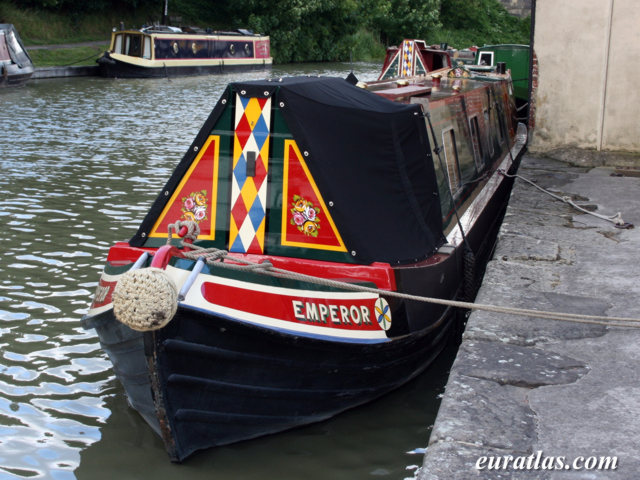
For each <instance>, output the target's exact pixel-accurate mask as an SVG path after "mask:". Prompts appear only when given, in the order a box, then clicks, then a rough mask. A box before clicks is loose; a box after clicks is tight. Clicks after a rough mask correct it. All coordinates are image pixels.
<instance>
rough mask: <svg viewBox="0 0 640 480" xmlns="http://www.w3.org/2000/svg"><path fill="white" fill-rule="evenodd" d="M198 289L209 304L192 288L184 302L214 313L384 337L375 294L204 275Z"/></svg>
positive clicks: (290, 327) (337, 334)
mask: <svg viewBox="0 0 640 480" xmlns="http://www.w3.org/2000/svg"><path fill="white" fill-rule="evenodd" d="M200 293H201V294H202V298H203V299H204V300H205V302H206V304H207V305H198V303H199V302H197V301H194V300H196V299H195V298H194V297H195V295H197V293H196V292H194V291H193V289H192V291H191V292H190V293H189V295H188V296H187V298H186V299H185V303H187V304H193V305H194V306H198V307H201V308H202V307H205V308H206V309H208V310H211V311H212V312H214V313H219V314H222V315H225V316H228V317H233V318H238V319H240V320H244V321H248V322H251V323H256V324H261V325H264V326H268V327H275V328H282V329H287V330H294V331H299V332H307V333H312V334H316V335H322V336H334V337H351V338H362V339H386V333H385V331H384V330H383V329H382V328H381V326H380V325H379V324H378V321H377V316H376V310H375V302H376V300H378V298H379V297H378V296H377V295H373V294H368V293H352V292H320V291H313V290H297V289H289V288H281V287H268V286H264V285H257V284H253V283H247V282H240V281H237V280H230V279H224V278H219V277H211V276H206V280H204V281H203V282H202V284H201V288H200Z"/></svg>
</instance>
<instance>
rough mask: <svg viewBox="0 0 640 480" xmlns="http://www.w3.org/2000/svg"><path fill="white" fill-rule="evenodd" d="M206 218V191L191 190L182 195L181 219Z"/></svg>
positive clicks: (199, 219) (194, 220)
mask: <svg viewBox="0 0 640 480" xmlns="http://www.w3.org/2000/svg"><path fill="white" fill-rule="evenodd" d="M206 218H207V191H206V190H201V191H199V192H191V193H190V194H189V196H188V197H182V219H181V220H190V221H192V222H198V223H199V222H201V221H202V220H204V219H206Z"/></svg>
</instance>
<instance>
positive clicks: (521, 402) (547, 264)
mask: <svg viewBox="0 0 640 480" xmlns="http://www.w3.org/2000/svg"><path fill="white" fill-rule="evenodd" d="M518 173H519V174H520V175H522V176H525V177H527V178H530V179H531V180H533V181H535V182H536V183H538V184H539V185H540V186H542V187H545V188H548V189H550V190H552V191H553V192H555V193H559V194H560V195H562V196H564V195H567V196H572V198H574V199H576V200H577V203H579V204H582V205H586V206H588V207H589V208H591V209H596V212H598V213H601V214H609V215H613V214H615V213H616V212H618V211H620V212H621V213H622V217H623V219H624V220H625V221H626V222H630V223H633V224H635V225H636V228H634V229H628V230H623V229H617V228H615V227H614V226H613V224H611V223H608V222H606V221H603V220H601V219H599V218H596V217H594V216H591V215H586V214H583V213H580V212H579V211H577V210H575V209H573V208H572V207H570V206H568V205H566V204H565V203H562V202H560V201H558V200H555V199H553V198H552V197H550V196H548V195H546V194H544V193H543V192H540V191H539V190H537V189H535V188H534V187H532V186H530V185H528V184H527V183H525V182H523V181H521V180H520V179H517V180H516V182H515V185H514V189H513V192H512V196H511V200H510V204H509V207H508V210H507V213H506V216H505V219H504V223H503V225H502V228H501V231H500V233H499V237H498V245H497V249H496V252H495V255H494V258H493V260H492V261H491V262H490V263H489V265H488V267H487V272H486V275H485V278H484V281H483V285H482V287H481V289H480V291H479V294H478V297H477V298H476V302H478V303H484V304H496V305H505V306H511V307H522V308H535V309H540V310H551V311H562V312H574V313H582V314H590V315H606V316H618V317H633V318H638V319H640V178H637V177H631V176H616V173H615V171H614V170H613V169H612V168H605V167H598V168H591V169H589V168H582V167H572V166H569V165H568V164H566V163H561V162H557V161H553V160H549V159H545V158H541V157H533V156H525V157H524V159H523V162H522V166H521V168H520V171H519V172H518ZM612 174H613V175H612ZM637 327H638V328H619V327H611V326H604V325H593V324H583V323H568V322H560V321H554V320H544V319H538V318H531V317H518V316H513V315H506V314H495V313H487V312H479V311H476V312H473V313H472V314H471V316H470V318H469V321H468V324H467V327H466V331H465V333H464V335H463V341H462V344H461V346H460V351H459V353H458V355H457V358H456V360H455V362H454V364H453V367H452V370H451V374H450V377H449V380H448V384H447V387H446V392H445V394H444V398H443V400H442V404H441V407H440V410H439V412H438V417H437V419H436V422H435V425H434V428H433V432H432V435H431V438H430V441H429V446H428V448H427V452H426V454H425V458H424V464H423V466H422V468H421V469H420V471H419V472H418V474H417V478H418V479H419V480H436V479H442V480H444V479H446V480H455V479H465V480H466V479H474V478H482V479H484V478H486V479H502V478H505V479H506V478H508V479H512V478H516V479H547V478H549V479H609V478H612V479H634V478H640V477H638V475H639V472H640V453H638V452H640V324H638V325H637ZM489 456H494V457H500V458H501V460H502V462H501V465H500V467H501V468H500V469H494V470H489V469H488V468H487V467H488V464H489V460H490V459H489ZM509 456H510V457H511V460H508V458H509ZM519 457H523V458H520V460H518V458H519ZM550 457H553V458H550ZM559 457H562V458H559ZM600 457H610V462H609V466H611V465H612V463H611V461H612V458H611V457H617V462H616V466H617V468H616V469H615V470H611V469H609V470H604V469H599V470H598V469H595V468H593V469H592V468H588V467H593V466H597V464H595V465H594V462H599V461H600ZM591 458H595V460H592V459H591ZM492 461H493V462H494V463H493V465H494V466H495V459H493V460H492ZM505 461H507V462H508V463H507V466H506V468H505V463H504V462H505ZM574 461H576V462H577V463H576V464H573V462H574ZM603 461H604V462H606V459H605V460H603ZM565 465H566V466H565ZM603 466H604V464H603ZM536 467H537V468H536ZM543 467H546V468H543Z"/></svg>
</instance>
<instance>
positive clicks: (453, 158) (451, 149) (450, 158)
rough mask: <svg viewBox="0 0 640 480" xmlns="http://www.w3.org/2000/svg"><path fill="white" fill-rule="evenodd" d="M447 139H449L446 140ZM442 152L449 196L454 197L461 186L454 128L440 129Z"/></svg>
mask: <svg viewBox="0 0 640 480" xmlns="http://www.w3.org/2000/svg"><path fill="white" fill-rule="evenodd" d="M447 137H449V138H448V139H447ZM447 140H449V141H447ZM442 150H443V152H444V162H445V165H446V168H447V172H446V173H447V180H448V182H449V189H450V190H451V195H452V196H455V195H456V193H457V192H458V191H459V190H460V187H461V186H462V172H461V171H460V161H459V159H458V146H457V144H456V133H455V128H453V127H448V128H443V129H442ZM452 173H453V174H454V177H455V178H454V179H452ZM454 180H455V181H454Z"/></svg>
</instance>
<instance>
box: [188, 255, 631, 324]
mask: <svg viewBox="0 0 640 480" xmlns="http://www.w3.org/2000/svg"><path fill="white" fill-rule="evenodd" d="M182 247H187V248H189V249H192V250H191V251H189V250H185V251H184V252H183V255H184V257H185V258H189V259H191V260H197V259H198V258H199V257H204V259H205V261H206V262H207V263H209V264H212V265H213V264H215V266H216V267H220V268H226V269H230V270H247V269H250V270H252V271H254V272H257V273H262V274H265V275H271V276H274V277H278V278H285V279H290V280H297V281H304V282H308V283H313V284H315V285H320V286H325V287H331V288H340V289H343V290H351V291H355V292H363V293H372V294H376V295H382V296H386V297H394V298H399V299H403V300H413V301H417V302H426V303H434V304H437V305H444V306H447V307H457V308H463V309H468V310H481V311H486V312H492V313H504V314H509V315H518V316H526V317H537V318H544V319H547V320H559V321H567V322H575V323H586V324H595V325H605V326H609V327H628V328H640V319H638V318H630V317H607V316H604V315H585V314H578V313H564V312H549V311H543V310H534V309H527V308H516V307H502V306H496V305H486V304H481V303H472V302H465V301H459V300H448V299H444V298H435V297H426V296H420V295H412V294H408V293H402V292H394V291H390V290H383V289H379V288H373V287H365V286H363V285H356V284H353V283H348V282H343V281H339V280H330V279H327V278H321V277H315V276H313V275H306V274H303V273H297V272H292V271H290V270H284V269H281V268H276V267H274V266H273V265H272V264H271V262H269V261H268V260H266V261H264V262H262V263H256V262H251V261H249V260H245V259H243V258H236V257H231V256H229V252H227V251H226V250H221V249H218V248H211V247H210V248H205V247H201V246H200V245H193V244H190V243H183V244H182ZM225 260H228V262H225ZM229 262H233V263H229Z"/></svg>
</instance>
